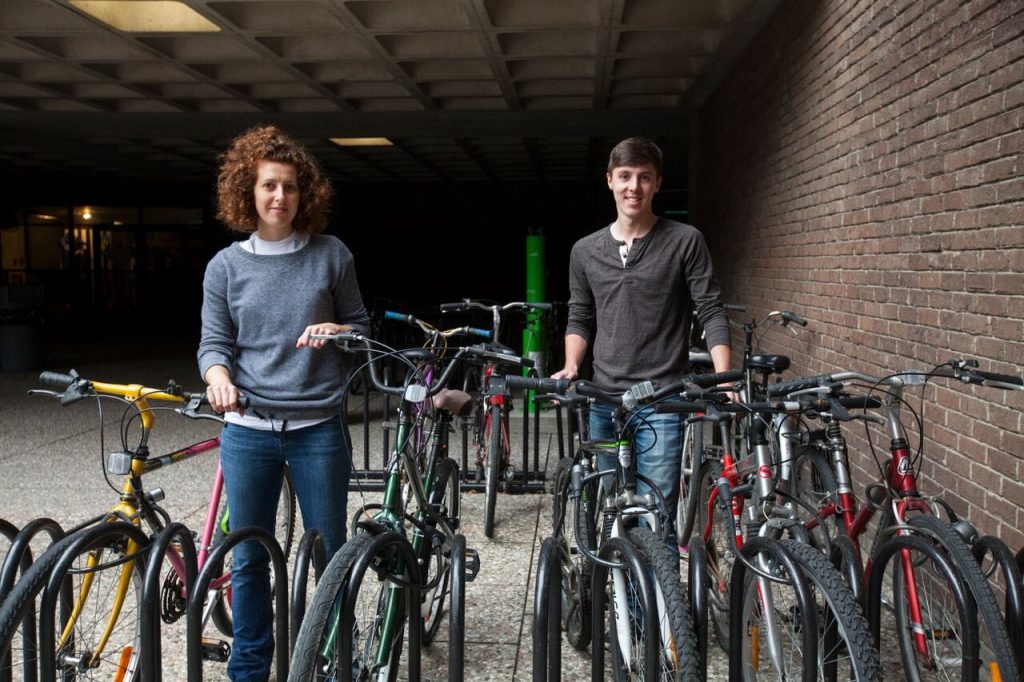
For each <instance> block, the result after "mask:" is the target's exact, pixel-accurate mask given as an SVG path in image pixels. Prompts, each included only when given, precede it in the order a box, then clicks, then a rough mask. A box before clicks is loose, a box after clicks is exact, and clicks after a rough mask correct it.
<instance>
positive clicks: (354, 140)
mask: <svg viewBox="0 0 1024 682" xmlns="http://www.w3.org/2000/svg"><path fill="white" fill-rule="evenodd" d="M330 140H331V142H333V143H334V144H336V145H338V146H339V147H390V146H392V145H394V142H392V141H391V140H389V139H388V138H386V137H332V138H330Z"/></svg>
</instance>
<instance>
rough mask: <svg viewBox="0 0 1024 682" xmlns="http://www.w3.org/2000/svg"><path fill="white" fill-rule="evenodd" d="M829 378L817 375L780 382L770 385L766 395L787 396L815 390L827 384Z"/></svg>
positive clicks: (825, 375) (828, 376) (824, 375)
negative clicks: (795, 392) (797, 392)
mask: <svg viewBox="0 0 1024 682" xmlns="http://www.w3.org/2000/svg"><path fill="white" fill-rule="evenodd" d="M830 379H831V376H830V375H828V374H818V375H816V376H813V377H802V378H800V379H790V380H789V381H780V382H778V383H777V384H771V385H770V386H769V387H768V395H769V396H771V397H773V398H774V397H776V396H782V395H787V394H789V393H792V392H793V391H802V390H804V389H805V388H817V387H818V386H824V385H826V384H828V383H829V380H830Z"/></svg>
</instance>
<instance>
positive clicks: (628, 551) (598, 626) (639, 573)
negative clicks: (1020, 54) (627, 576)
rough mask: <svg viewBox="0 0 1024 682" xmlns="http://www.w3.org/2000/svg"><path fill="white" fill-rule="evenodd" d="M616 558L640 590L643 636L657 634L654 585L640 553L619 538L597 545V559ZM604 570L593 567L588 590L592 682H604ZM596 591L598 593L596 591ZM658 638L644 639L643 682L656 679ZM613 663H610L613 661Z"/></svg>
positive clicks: (606, 568)
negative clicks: (616, 556)
mask: <svg viewBox="0 0 1024 682" xmlns="http://www.w3.org/2000/svg"><path fill="white" fill-rule="evenodd" d="M616 553H617V554H619V555H620V556H621V557H622V564H623V565H627V566H628V568H629V571H630V572H631V573H632V574H633V576H634V578H637V579H638V580H637V583H638V584H639V586H640V594H639V595H638V596H639V597H640V603H639V604H638V606H639V608H642V609H643V613H644V628H645V630H646V631H647V632H658V631H659V630H658V608H657V604H658V602H657V599H656V598H655V595H654V585H653V584H652V583H651V576H650V573H649V572H648V571H647V569H646V567H645V565H644V561H643V559H641V558H640V551H639V550H638V549H637V548H636V547H635V546H634V545H633V544H632V543H630V542H628V541H626V540H623V539H621V538H609V539H608V540H606V541H605V542H604V544H603V545H601V550H600V552H598V558H600V559H603V560H605V561H613V559H612V556H613V555H614V554H616ZM610 570H612V569H610V568H609V567H608V566H606V565H604V564H600V563H596V562H595V563H594V573H593V583H592V587H591V595H592V602H591V611H590V623H591V628H590V629H591V631H592V633H593V634H592V639H591V643H590V660H591V669H590V678H591V680H592V681H593V682H599V681H600V680H604V630H605V628H604V611H605V596H606V595H605V590H604V582H605V580H607V579H608V571H610ZM598 588H600V589H598ZM660 640H661V638H660V637H647V638H646V642H645V643H646V645H647V649H646V651H645V652H644V664H645V665H644V667H645V670H644V678H645V679H650V680H653V679H657V669H658V657H659V656H660V655H661V652H660V651H659V647H660V646H661V641H660ZM613 660H614V659H613Z"/></svg>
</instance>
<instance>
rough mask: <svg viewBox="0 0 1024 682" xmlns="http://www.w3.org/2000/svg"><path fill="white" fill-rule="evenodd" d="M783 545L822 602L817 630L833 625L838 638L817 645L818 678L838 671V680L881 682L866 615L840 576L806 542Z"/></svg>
mask: <svg viewBox="0 0 1024 682" xmlns="http://www.w3.org/2000/svg"><path fill="white" fill-rule="evenodd" d="M782 545H783V547H785V548H786V549H787V550H789V552H790V554H791V555H792V556H793V559H794V560H796V562H797V564H798V565H799V566H800V570H801V571H803V573H804V575H805V576H806V577H807V579H808V583H809V584H808V587H809V588H811V590H812V594H813V595H814V596H815V597H820V598H821V600H822V602H823V603H821V602H819V603H818V605H817V606H818V608H817V612H816V616H817V618H818V623H819V628H818V630H819V632H821V633H823V634H825V633H828V632H830V627H829V626H831V625H832V624H833V623H834V624H835V625H836V630H835V634H836V635H837V636H838V639H837V641H835V642H831V641H825V642H819V644H818V672H819V675H818V678H819V679H836V673H837V672H839V673H840V679H856V680H858V681H859V682H874V681H878V682H880V681H881V679H882V663H881V660H880V658H879V655H878V650H877V649H876V648H875V646H874V643H873V642H872V636H871V630H870V628H869V627H868V621H867V618H866V617H865V616H864V611H863V609H861V606H860V604H859V603H858V602H857V598H856V597H855V596H854V594H853V591H852V590H851V589H850V586H849V585H848V584H847V583H846V580H845V578H844V577H843V575H842V574H841V573H839V571H837V570H836V569H835V567H833V566H832V564H831V563H829V561H828V559H826V558H825V556H824V555H823V554H822V553H821V552H819V551H817V550H816V549H814V548H813V547H811V546H809V545H806V544H804V543H802V542H798V541H796V540H783V541H782ZM829 614H831V617H830V615H829ZM844 662H845V663H844ZM837 668H838V670H837ZM846 673H849V675H852V677H850V676H849V675H848V674H846Z"/></svg>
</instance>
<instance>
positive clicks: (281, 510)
mask: <svg viewBox="0 0 1024 682" xmlns="http://www.w3.org/2000/svg"><path fill="white" fill-rule="evenodd" d="M297 507H298V501H297V499H296V497H295V483H294V482H293V481H292V474H291V471H290V470H289V469H288V467H287V466H286V467H285V468H284V479H283V480H282V482H281V496H280V497H279V499H278V502H277V520H276V522H275V523H274V537H275V538H277V542H278V544H280V545H281V551H283V552H284V556H285V559H287V558H288V557H289V556H290V555H291V551H292V542H293V540H294V539H295V514H296V508H297ZM230 518H231V516H230V513H229V512H228V501H227V498H225V499H223V500H222V501H221V504H220V511H219V512H218V513H217V527H216V528H214V529H213V538H212V539H211V540H210V550H211V551H213V549H214V548H216V547H217V546H218V545H219V544H220V543H221V542H223V541H224V538H225V537H226V536H227V534H228V533H229V532H230V530H231V529H230V523H229V522H230ZM230 570H231V556H230V555H228V558H227V559H226V560H225V562H224V567H223V568H222V569H221V570H220V571H218V575H223V574H224V571H230ZM271 575H273V574H271ZM270 584H271V585H273V584H274V583H273V578H271V583H270ZM209 598H210V599H216V600H217V601H216V603H215V604H214V605H213V608H212V609H211V611H210V619H211V620H212V621H213V624H214V625H215V626H216V627H217V629H218V630H219V631H220V632H221V633H222V634H224V635H227V636H228V637H231V636H232V634H233V625H232V620H231V582H230V581H228V582H226V583H225V584H224V586H223V587H222V588H221V589H220V591H219V593H217V594H211V595H210V597H209Z"/></svg>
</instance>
